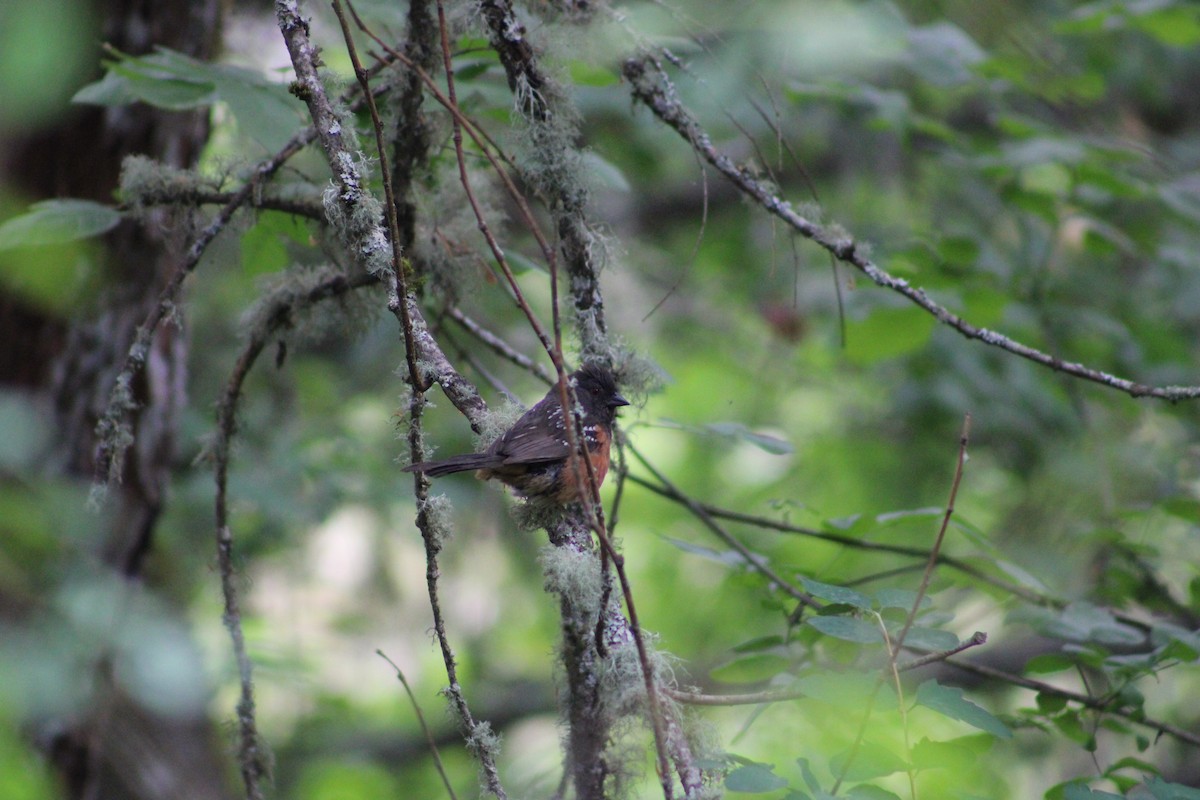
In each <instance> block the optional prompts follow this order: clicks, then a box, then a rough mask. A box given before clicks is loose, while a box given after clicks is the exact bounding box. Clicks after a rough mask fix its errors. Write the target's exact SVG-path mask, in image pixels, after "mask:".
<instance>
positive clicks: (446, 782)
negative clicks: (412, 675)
mask: <svg viewBox="0 0 1200 800" xmlns="http://www.w3.org/2000/svg"><path fill="white" fill-rule="evenodd" d="M375 654H376V655H378V656H379V657H380V658H382V659H383V660H384V661H386V662H387V663H389V664H391V665H392V669H394V670H395V671H396V677H397V678H399V679H400V684H401V685H402V686H403V687H404V691H405V692H406V693H407V694H408V702H409V703H411V704H412V707H413V711H414V712H416V715H417V722H418V724H420V726H421V733H423V734H425V741H426V742H428V743H429V754H430V755H431V756H433V765H434V766H435V767H436V768H437V771H438V775H440V776H441V777H442V785H443V786H445V787H446V794H448V795H450V800H458V795H456V794H455V793H454V787H453V786H451V785H450V779H449V778H448V777H446V768H445V767H444V766H442V756H441V754H440V753H438V748H437V743H436V742H435V741H434V740H433V733H432V732H430V730H429V726H428V725H427V724H426V723H425V715H424V714H422V713H421V704H420V703H418V702H417V697H416V695H414V694H413V690H412V687H411V686H409V685H408V680H407V679H406V678H405V677H404V671H403V670H401V669H400V667H398V666H396V662H395V661H392V660H391V659H390V658H388V657H387V656H386V655H384V652H383V651H382V650H376V651H375Z"/></svg>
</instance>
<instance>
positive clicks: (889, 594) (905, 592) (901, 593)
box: [875, 588, 933, 611]
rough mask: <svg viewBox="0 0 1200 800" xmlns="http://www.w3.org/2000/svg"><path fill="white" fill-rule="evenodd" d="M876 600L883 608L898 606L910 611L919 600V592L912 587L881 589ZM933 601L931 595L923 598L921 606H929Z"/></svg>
mask: <svg viewBox="0 0 1200 800" xmlns="http://www.w3.org/2000/svg"><path fill="white" fill-rule="evenodd" d="M875 602H876V603H878V604H879V608H880V609H881V610H883V609H888V608H898V609H900V610H902V611H909V610H911V609H912V607H913V603H915V602H917V593H916V592H914V591H913V590H912V589H895V588H888V589H880V590H879V591H878V592H876V593H875ZM932 603H933V601H932V600H930V599H929V595H925V596H924V597H922V598H921V608H929V606H930V605H931V604H932Z"/></svg>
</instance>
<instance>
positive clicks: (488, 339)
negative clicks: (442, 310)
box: [446, 306, 554, 384]
mask: <svg viewBox="0 0 1200 800" xmlns="http://www.w3.org/2000/svg"><path fill="white" fill-rule="evenodd" d="M446 316H448V317H450V319H452V320H454V321H455V322H457V323H458V324H459V325H461V326H462V327H463V328H464V329H465V330H466V331H467V332H468V333H470V334H471V335H472V336H474V337H475V338H476V339H478V340H479V341H480V342H482V343H483V344H485V345H487V347H488V348H489V349H490V350H491V351H492V352H494V353H496V354H497V355H499V356H501V357H502V358H504V359H507V360H508V361H511V362H512V363H513V364H516V365H517V366H518V367H520V368H521V369H524V370H527V371H528V372H530V373H532V374H533V375H534V377H536V378H538V379H540V380H541V381H543V382H544V383H546V384H552V383H554V378H552V377H550V374H549V373H548V372H546V368H545V367H543V366H542V365H541V364H539V363H537V362H536V361H534V360H533V359H531V358H530V357H529V356H527V355H525V354H524V353H522V352H521V351H520V350H518V349H516V348H515V347H513V346H512V345H510V344H509V343H508V342H506V341H504V339H502V338H500V337H499V336H497V335H496V334H494V333H492V332H491V331H489V330H488V329H487V328H485V327H483V325H481V324H479V323H478V322H476V321H475V320H474V319H472V318H471V317H469V316H467V315H466V314H465V313H463V311H462V309H460V308H459V307H458V306H450V307H449V308H447V309H446Z"/></svg>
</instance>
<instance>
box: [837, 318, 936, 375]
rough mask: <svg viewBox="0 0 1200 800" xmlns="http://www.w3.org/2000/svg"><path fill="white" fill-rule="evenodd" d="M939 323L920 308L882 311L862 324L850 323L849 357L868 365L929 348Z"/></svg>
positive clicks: (847, 340) (848, 327)
mask: <svg viewBox="0 0 1200 800" xmlns="http://www.w3.org/2000/svg"><path fill="white" fill-rule="evenodd" d="M935 324H936V321H935V320H934V318H933V317H932V316H930V315H929V314H928V313H926V312H925V311H922V310H921V309H919V308H916V307H915V306H913V307H908V308H879V309H876V310H875V311H873V312H872V313H871V315H870V316H869V317H867V318H866V319H864V320H861V321H850V320H847V322H846V357H847V358H848V359H849V360H850V361H851V362H852V363H854V364H858V365H862V366H866V365H870V364H875V363H878V362H880V361H886V360H887V359H890V358H896V357H898V356H902V355H906V354H908V353H911V352H914V351H915V350H918V349H920V348H921V347H924V346H925V343H926V342H928V341H929V336H930V334H932V333H933V328H934V325H935Z"/></svg>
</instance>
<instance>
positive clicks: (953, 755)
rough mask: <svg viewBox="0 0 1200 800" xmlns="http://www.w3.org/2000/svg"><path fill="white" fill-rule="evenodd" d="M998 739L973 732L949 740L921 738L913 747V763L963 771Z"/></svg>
mask: <svg viewBox="0 0 1200 800" xmlns="http://www.w3.org/2000/svg"><path fill="white" fill-rule="evenodd" d="M995 741H996V740H995V739H994V738H992V737H991V736H985V735H982V734H972V735H970V736H960V737H959V738H957V739H949V740H947V741H933V740H931V739H921V741H919V742H917V743H916V744H915V745H914V746H913V749H912V763H913V766H914V767H915V768H917V769H949V770H954V771H955V772H958V773H962V772H964V771H965V770H967V769H969V768H970V767H971V765H973V764H974V763H975V762H976V760H978V758H979V757H980V756H981V755H983V754H984V753H986V752H987V751H988V750H989V749H991V746H992V743H993V742H995Z"/></svg>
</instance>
